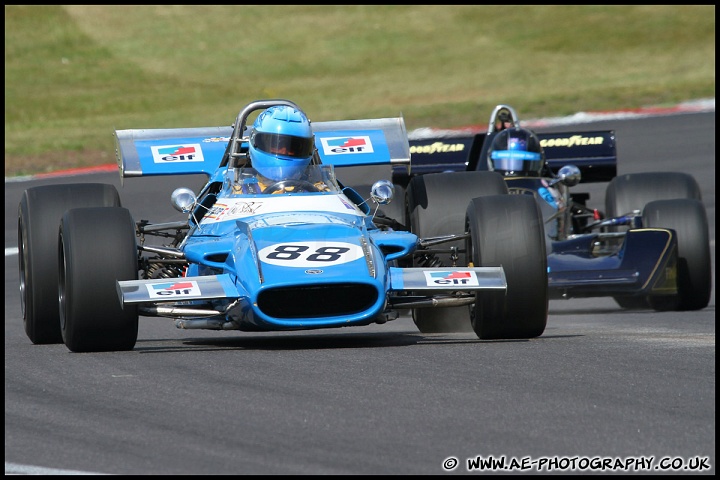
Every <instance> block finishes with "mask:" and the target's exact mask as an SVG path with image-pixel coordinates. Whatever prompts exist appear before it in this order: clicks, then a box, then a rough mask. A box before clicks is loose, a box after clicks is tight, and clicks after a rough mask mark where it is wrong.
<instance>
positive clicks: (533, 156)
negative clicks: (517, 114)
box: [488, 127, 545, 177]
mask: <svg viewBox="0 0 720 480" xmlns="http://www.w3.org/2000/svg"><path fill="white" fill-rule="evenodd" d="M544 166H545V152H544V151H543V148H542V147H541V146H540V140H538V138H537V136H536V135H535V134H534V133H533V132H531V131H530V130H527V129H525V128H520V127H513V128H508V129H507V130H503V131H502V132H500V133H498V134H497V135H496V136H495V138H494V139H493V141H492V144H491V146H490V151H489V152H488V168H489V169H490V170H492V171H495V172H499V173H501V174H503V176H506V177H517V176H530V177H539V176H540V173H541V171H542V169H543V167H544Z"/></svg>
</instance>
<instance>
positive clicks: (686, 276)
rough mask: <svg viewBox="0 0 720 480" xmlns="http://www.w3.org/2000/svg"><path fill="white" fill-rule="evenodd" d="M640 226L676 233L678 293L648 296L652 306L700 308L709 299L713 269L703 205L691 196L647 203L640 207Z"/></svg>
mask: <svg viewBox="0 0 720 480" xmlns="http://www.w3.org/2000/svg"><path fill="white" fill-rule="evenodd" d="M643 227H650V228H652V227H658V228H671V229H673V230H675V233H676V234H677V242H678V266H677V286H678V294H677V295H672V296H666V295H663V296H654V295H651V296H649V297H648V302H649V304H650V306H651V307H652V308H654V309H655V310H658V311H667V310H679V311H683V310H700V309H702V308H705V307H707V305H708V303H709V302H710V293H711V289H712V272H711V263H710V262H711V259H710V240H709V228H708V221H707V213H706V212H705V206H704V205H703V204H702V203H701V202H700V201H699V200H695V199H690V198H683V199H675V200H658V201H655V202H650V203H648V204H647V205H646V206H645V210H643Z"/></svg>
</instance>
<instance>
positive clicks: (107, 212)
mask: <svg viewBox="0 0 720 480" xmlns="http://www.w3.org/2000/svg"><path fill="white" fill-rule="evenodd" d="M58 247H59V257H60V268H59V278H60V280H59V297H60V324H61V331H62V338H63V341H64V342H65V345H66V346H67V348H68V349H69V350H70V351H73V352H99V351H112V350H132V348H133V347H134V346H135V342H136V341H137V334H138V309H137V306H135V305H126V306H125V307H124V308H123V306H122V305H121V304H120V299H119V298H118V293H117V285H116V281H117V280H137V278H138V254H137V239H136V236H135V223H134V222H133V219H132V217H131V216H130V212H129V211H128V210H127V209H126V208H75V209H72V210H69V211H68V212H66V213H65V215H64V216H63V218H62V221H61V223H60V236H59V245H58Z"/></svg>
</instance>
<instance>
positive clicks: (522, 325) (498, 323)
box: [18, 99, 548, 352]
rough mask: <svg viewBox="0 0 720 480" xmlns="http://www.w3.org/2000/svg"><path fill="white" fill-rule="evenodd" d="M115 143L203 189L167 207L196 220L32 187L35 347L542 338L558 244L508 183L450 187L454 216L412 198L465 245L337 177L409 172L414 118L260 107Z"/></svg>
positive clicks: (457, 181) (23, 233) (30, 282)
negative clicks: (207, 337) (328, 335)
mask: <svg viewBox="0 0 720 480" xmlns="http://www.w3.org/2000/svg"><path fill="white" fill-rule="evenodd" d="M258 112H260V113H258ZM255 116H256V118H255V120H254V122H253V123H252V124H251V123H250V119H251V117H255ZM115 133H116V139H117V156H118V165H119V169H120V173H121V178H132V177H139V176H146V175H178V174H197V173H203V174H206V175H207V177H208V181H207V183H206V184H205V185H204V186H203V187H202V188H201V189H200V190H199V191H198V192H195V191H193V190H191V189H189V188H184V187H180V188H177V189H176V190H175V191H174V192H173V194H172V197H171V202H172V204H173V205H174V206H175V207H176V208H177V209H178V210H179V211H181V212H183V213H185V214H187V220H185V221H180V222H171V223H159V224H153V223H151V222H149V221H146V220H140V221H136V220H135V219H133V217H132V215H131V212H130V211H129V210H128V209H126V208H124V207H122V205H121V202H120V197H119V194H118V191H117V189H116V188H115V187H114V186H112V185H107V184H67V185H51V186H39V187H32V188H29V189H27V190H26V191H25V192H24V194H23V196H22V199H21V202H20V205H19V215H18V216H19V220H18V221H19V228H18V232H19V233H18V235H19V238H18V246H19V250H20V290H21V298H22V311H23V319H24V323H25V331H26V333H27V335H28V337H29V338H30V340H31V341H32V342H33V343H36V344H39V343H64V344H65V345H66V346H67V348H68V349H69V350H71V351H73V352H89V351H111V350H130V349H133V348H134V346H135V343H136V340H137V336H138V321H139V317H140V316H142V317H169V318H172V319H174V320H175V325H176V327H178V328H181V329H209V330H221V331H225V330H238V331H247V332H252V331H280V330H283V331H290V330H304V329H320V328H335V327H345V326H362V325H369V324H372V323H380V324H382V323H385V322H387V321H389V320H393V319H395V318H397V317H398V316H399V315H400V313H401V312H411V313H412V314H413V316H414V318H416V323H418V325H419V326H421V330H422V331H430V330H432V328H436V329H437V330H442V328H441V327H432V324H433V323H435V324H440V323H442V321H443V320H444V318H443V315H442V314H441V313H442V312H447V311H456V312H460V313H459V315H460V316H461V317H462V318H463V321H464V325H465V326H466V327H467V329H470V330H472V331H474V332H475V333H476V334H477V336H478V337H479V338H482V339H496V338H532V337H537V336H539V335H542V333H543V331H544V329H545V325H546V320H547V307H548V294H547V275H546V271H547V256H546V254H545V249H546V244H545V237H544V234H543V228H542V214H541V212H540V209H539V207H538V205H537V203H536V202H535V201H534V200H533V199H532V197H525V196H520V195H509V194H508V189H507V187H506V185H505V182H504V181H503V178H502V176H501V175H500V174H498V173H496V172H465V173H463V174H461V175H459V176H458V177H456V178H453V185H456V186H457V187H458V188H456V191H455V192H453V194H452V196H451V197H452V203H448V201H447V200H448V199H444V198H442V197H437V196H436V194H435V192H433V189H432V188H428V189H427V191H426V192H424V194H423V193H422V192H415V196H414V198H415V201H416V202H417V203H418V204H422V205H423V206H425V207H427V208H434V209H435V210H436V214H437V215H438V217H440V218H445V219H450V220H451V224H454V222H455V218H456V217H457V218H461V219H462V221H461V222H462V224H463V228H462V231H458V232H456V231H447V232H443V231H442V228H441V227H442V225H439V224H438V222H436V224H435V227H436V228H433V233H432V234H426V235H418V234H417V233H413V232H410V231H407V229H403V228H402V224H401V223H400V222H398V221H397V220H396V219H392V218H389V217H388V215H387V214H385V215H383V214H382V213H383V212H381V211H380V208H379V207H384V208H388V207H389V205H391V202H392V200H393V196H394V186H393V184H392V182H390V181H389V180H379V181H377V182H376V183H374V184H373V185H372V186H371V188H370V191H369V197H368V198H365V197H363V196H361V195H359V194H358V193H357V191H355V190H353V189H352V188H349V187H346V186H344V185H343V184H342V182H341V180H340V179H339V178H337V177H336V174H339V173H341V172H342V168H343V167H345V166H363V165H382V164H386V165H407V164H409V162H410V152H409V142H408V137H407V133H406V130H405V124H404V121H403V119H402V118H382V119H368V120H342V121H332V122H313V123H311V122H310V121H309V120H308V119H307V117H306V115H305V113H304V112H302V111H301V110H300V108H299V107H298V106H297V105H295V104H294V103H293V102H290V101H287V100H281V99H275V100H259V101H255V102H252V103H250V104H248V105H247V106H246V107H244V108H243V109H242V110H241V111H240V112H239V113H238V115H237V117H236V119H235V122H234V124H233V125H232V126H230V127H207V128H176V129H154V130H153V129H150V130H147V129H145V130H118V131H116V132H115ZM460 177H462V178H460ZM429 184H430V182H428V185H429ZM464 186H467V188H465V187H464ZM478 186H480V188H477V187H478ZM423 195H424V196H423ZM401 203H402V202H401ZM436 203H437V204H438V205H437V206H435V204H436ZM424 221H425V220H424V217H423V219H421V220H419V222H420V223H419V224H420V225H423V222H424ZM440 223H441V222H440ZM419 230H421V231H422V230H423V227H419ZM426 233H429V230H428V231H426ZM458 243H460V244H462V247H461V248H457V247H456V246H455V245H456V244H458ZM448 245H449V246H448ZM441 251H443V252H447V255H448V258H449V259H450V260H449V261H448V262H445V263H443V264H442V265H441V264H438V263H436V262H434V261H433V259H434V258H436V255H438V254H439V253H438V252H441ZM426 311H430V312H440V314H437V313H436V314H434V315H431V314H427V315H426V314H424V313H423V312H426Z"/></svg>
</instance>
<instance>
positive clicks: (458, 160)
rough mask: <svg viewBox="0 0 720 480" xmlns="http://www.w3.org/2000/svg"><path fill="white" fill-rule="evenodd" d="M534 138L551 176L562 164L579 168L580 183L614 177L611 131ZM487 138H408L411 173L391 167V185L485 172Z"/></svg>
mask: <svg viewBox="0 0 720 480" xmlns="http://www.w3.org/2000/svg"><path fill="white" fill-rule="evenodd" d="M536 135H537V136H538V139H539V140H540V145H542V147H543V150H545V158H546V159H547V161H548V166H549V167H550V170H552V172H553V173H554V174H555V173H557V171H558V170H559V169H560V168H561V167H563V166H564V165H568V164H573V165H576V166H577V167H578V168H580V172H581V174H582V177H581V182H583V183H591V182H608V181H610V180H611V179H612V178H614V177H615V176H616V175H617V148H616V142H615V131H614V130H598V131H590V132H561V133H536ZM486 136H487V133H474V134H473V133H456V132H451V133H447V134H445V135H437V136H422V137H421V136H419V135H418V136H416V137H415V138H411V139H410V154H411V156H412V162H411V172H410V173H408V172H407V171H406V170H405V169H401V168H393V182H395V183H398V184H406V183H407V182H408V181H409V178H410V176H414V175H422V174H425V173H439V172H458V171H466V170H487V169H488V166H487V162H486V161H484V160H483V161H481V160H480V153H481V151H482V146H483V142H484V141H485V138H486Z"/></svg>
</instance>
